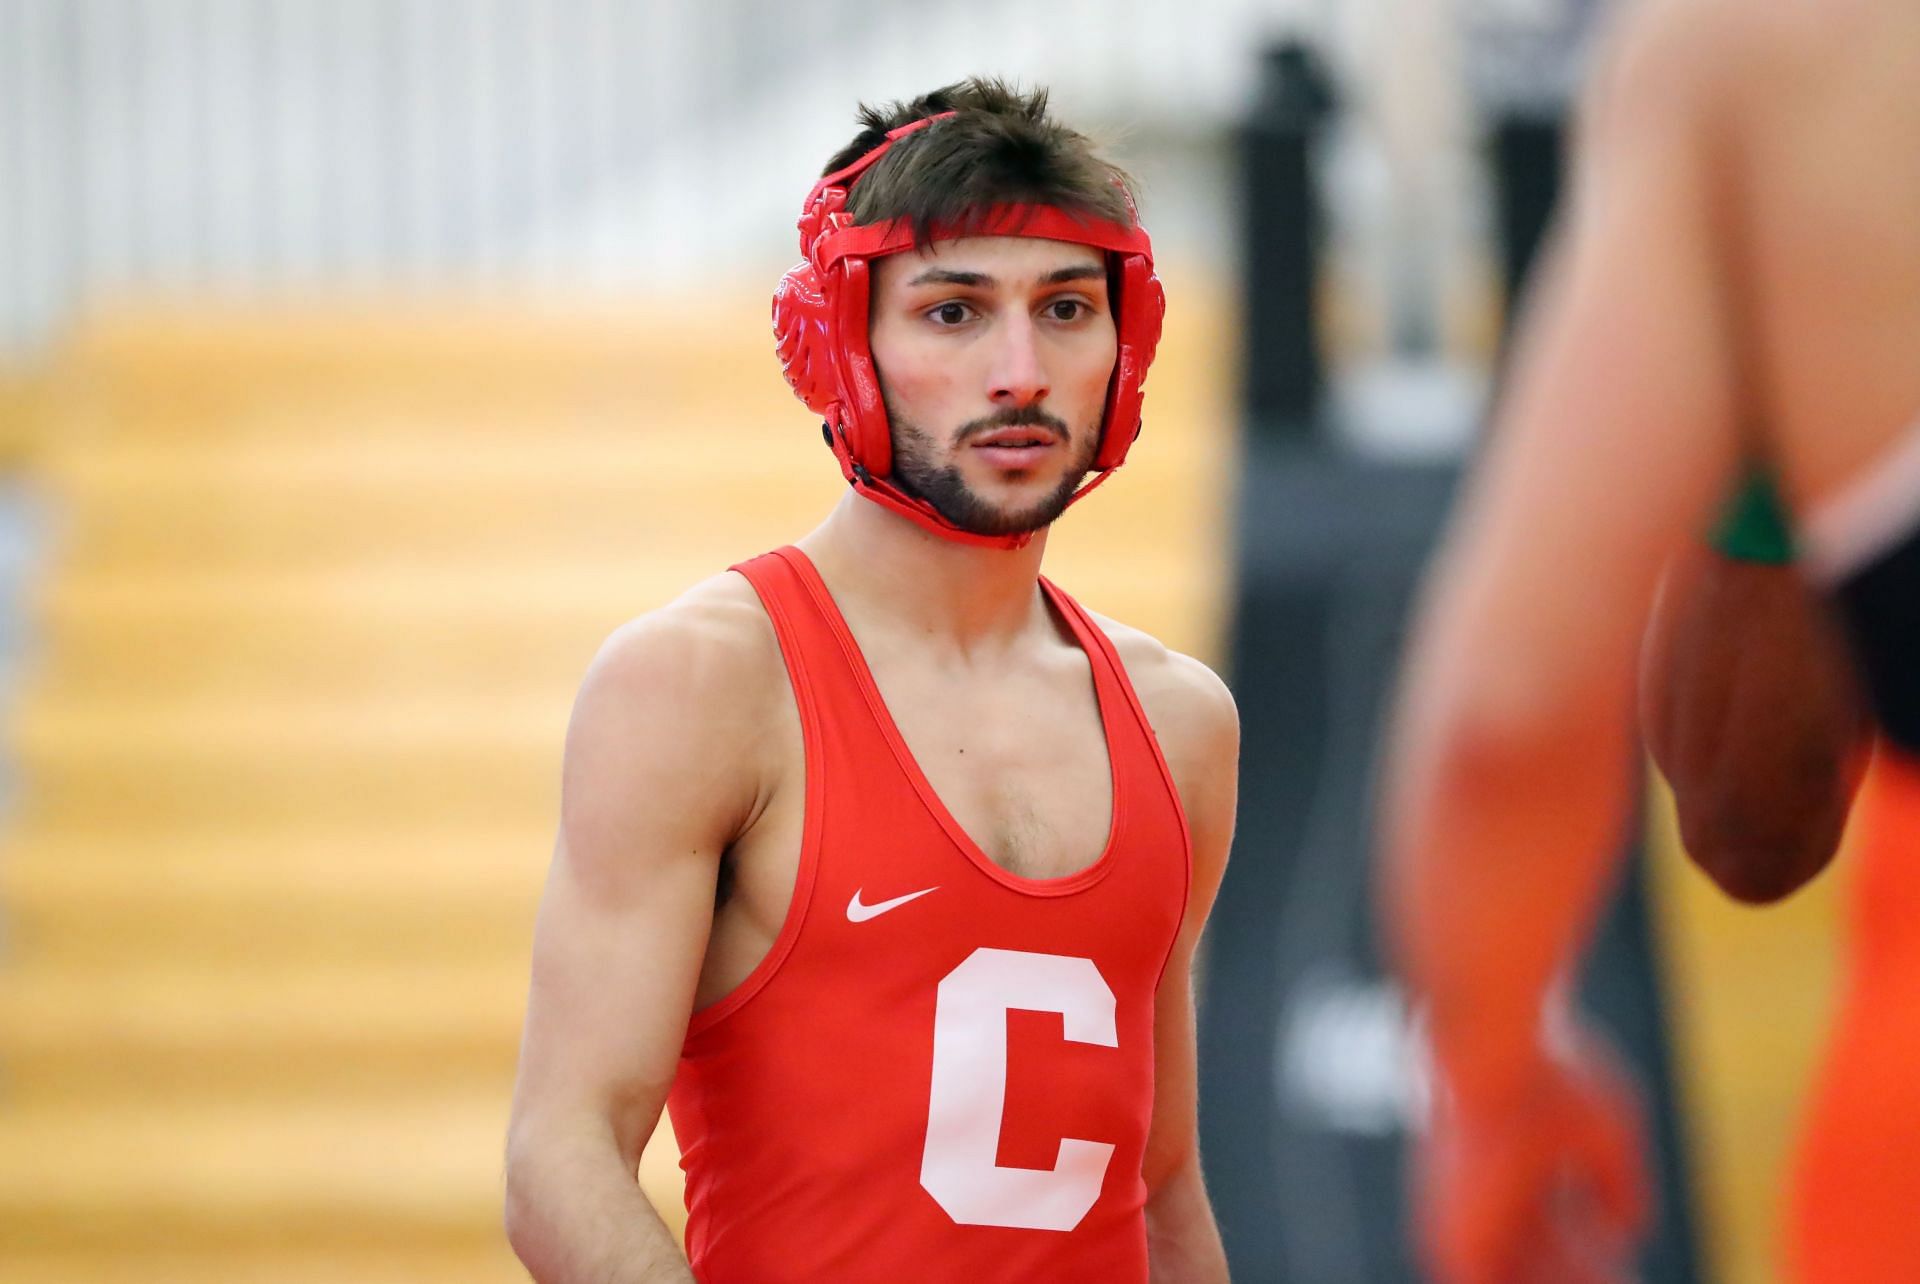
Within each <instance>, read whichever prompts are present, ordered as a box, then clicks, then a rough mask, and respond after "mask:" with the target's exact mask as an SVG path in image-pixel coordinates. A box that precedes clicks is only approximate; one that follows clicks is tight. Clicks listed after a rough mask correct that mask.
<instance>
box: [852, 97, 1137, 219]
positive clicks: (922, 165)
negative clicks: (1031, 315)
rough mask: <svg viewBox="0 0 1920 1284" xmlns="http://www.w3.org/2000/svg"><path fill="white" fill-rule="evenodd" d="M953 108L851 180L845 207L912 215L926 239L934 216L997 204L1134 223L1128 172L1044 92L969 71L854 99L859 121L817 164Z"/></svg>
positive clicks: (860, 150)
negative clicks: (905, 95)
mask: <svg viewBox="0 0 1920 1284" xmlns="http://www.w3.org/2000/svg"><path fill="white" fill-rule="evenodd" d="M942 112H953V113H955V114H954V115H953V116H951V117H950V118H948V119H946V120H940V121H935V122H934V123H933V124H931V125H929V126H927V127H926V128H925V129H923V130H920V131H918V132H916V133H913V134H910V135H908V136H907V137H906V138H904V139H902V140H901V141H900V142H899V144H897V145H896V146H895V147H894V148H893V150H892V151H890V152H888V153H887V154H886V155H885V156H883V157H881V158H880V160H879V161H878V162H877V163H875V164H874V166H873V167H872V168H871V169H868V170H867V171H866V172H865V173H863V174H861V175H860V177H859V178H858V179H856V180H855V182H854V185H853V191H852V192H851V193H850V195H849V196H848V199H847V208H848V210H849V211H850V212H851V213H852V214H853V218H854V221H855V222H856V223H886V222H899V221H906V222H909V223H910V224H911V225H912V227H913V235H914V240H915V242H916V243H917V244H919V245H921V246H924V245H926V244H927V243H928V242H930V241H931V240H932V239H933V230H934V228H935V226H936V225H938V226H940V227H946V228H957V229H960V230H962V231H964V230H966V229H968V228H971V227H977V226H979V220H980V219H981V217H982V216H983V215H984V214H985V213H986V212H987V211H988V210H989V209H991V208H992V207H993V206H995V205H1008V204H1025V205H1052V206H1055V207H1057V208H1059V209H1062V210H1065V211H1067V212H1068V213H1071V214H1078V215H1082V216H1085V217H1089V218H1096V219H1104V220H1107V221H1109V222H1113V223H1120V224H1124V225H1126V226H1129V227H1131V226H1132V225H1133V224H1134V222H1135V217H1134V212H1133V180H1132V179H1130V178H1129V177H1128V176H1127V175H1126V173H1125V172H1124V171H1122V170H1121V169H1119V168H1118V167H1116V166H1114V165H1111V164H1108V163H1107V162H1106V161H1104V160H1102V159H1100V158H1099V157H1098V156H1096V155H1095V154H1094V151H1093V143H1092V142H1091V140H1089V139H1088V138H1087V136H1086V135H1084V134H1082V133H1080V132H1079V131H1077V130H1074V129H1070V128H1068V127H1067V126H1065V125H1063V124H1061V123H1060V122H1059V121H1057V120H1054V119H1053V118H1052V117H1051V116H1049V115H1048V114H1047V91H1046V90H1045V89H1035V90H1034V91H1033V92H1032V93H1024V94H1023V93H1021V92H1020V91H1019V90H1018V89H1016V88H1014V87H1013V86H1012V85H1010V84H1008V83H1007V82H1006V81H1003V80H999V79H994V78H982V77H977V76H976V77H973V78H971V79H968V80H962V81H959V82H957V83H955V84H951V85H943V86H941V87H940V88H939V89H936V90H934V91H933V92H932V93H928V94H922V95H921V96H920V97H918V98H915V99H912V100H909V101H902V102H895V103H885V104H882V105H880V106H877V107H876V106H869V105H867V104H865V103H862V104H861V106H860V123H861V126H862V128H861V130H860V132H859V134H857V135H855V136H854V139H853V141H852V142H850V143H848V144H847V145H846V146H845V147H843V148H842V149H841V150H840V151H839V152H838V153H837V154H836V155H835V156H834V158H833V159H832V160H831V161H829V162H827V167H826V169H825V170H823V171H822V173H824V174H831V173H833V172H834V171H835V170H838V169H844V168H845V167H846V166H848V165H851V164H852V163H853V162H855V161H857V160H859V159H860V158H861V157H862V156H865V155H866V154H867V153H868V152H870V151H872V150H873V149H874V148H876V147H878V146H879V145H880V144H881V143H882V142H883V141H885V139H886V136H887V133H888V132H889V131H891V130H894V129H898V128H899V127H900V126H902V125H905V124H908V123H910V122H912V121H916V120H921V119H924V118H926V117H928V116H937V115H940V114H941V113H942Z"/></svg>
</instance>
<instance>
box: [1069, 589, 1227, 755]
mask: <svg viewBox="0 0 1920 1284" xmlns="http://www.w3.org/2000/svg"><path fill="white" fill-rule="evenodd" d="M1090 614H1091V613H1090ZM1093 619H1094V622H1095V623H1096V624H1097V625H1099V627H1100V631H1101V632H1103V633H1105V634H1106V635H1107V637H1108V638H1109V639H1110V640H1111V641H1112V642H1113V647H1114V650H1115V651H1117V652H1119V654H1120V663H1121V664H1122V665H1124V666H1125V667H1126V670H1127V678H1128V680H1129V681H1130V682H1131V683H1132V684H1133V689H1134V692H1135V693H1136V694H1137V695H1138V696H1139V697H1140V705H1141V707H1142V708H1143V709H1145V710H1146V714H1147V721H1148V722H1150V723H1152V724H1153V730H1154V734H1155V735H1156V736H1158V737H1159V739H1160V744H1161V750H1162V752H1164V753H1165V754H1166V755H1167V759H1168V764H1169V765H1170V766H1173V767H1174V768H1175V771H1176V774H1178V771H1179V767H1180V763H1181V761H1185V762H1186V763H1188V764H1191V765H1195V766H1198V765H1200V764H1201V763H1208V762H1217V761H1218V760H1219V759H1220V758H1221V757H1222V756H1227V757H1233V756H1235V755H1237V754H1238V751H1239V743H1240V713H1239V710H1238V708H1237V707H1236V706H1235V705H1234V702H1233V693H1232V692H1231V691H1229V690H1228V689H1227V684H1226V683H1225V682H1223V681H1221V679H1220V675H1219V674H1217V673H1215V672H1214V671H1213V670H1212V669H1211V668H1209V667H1208V666H1207V665H1206V664H1204V663H1202V662H1201V661H1199V660H1196V659H1194V658H1193V657H1192V656H1190V655H1183V654H1181V653H1180V652H1178V651H1175V650H1173V649H1172V648H1170V647H1168V646H1167V645H1166V644H1165V643H1163V642H1161V641H1160V640H1159V639H1158V638H1155V637H1154V636H1153V635H1152V634H1149V633H1145V632H1142V631H1141V630H1139V629H1136V628H1134V627H1132V626H1131V625H1126V624H1121V623H1120V622H1119V621H1117V620H1110V619H1108V618H1106V617H1105V616H1103V615H1094V616H1093Z"/></svg>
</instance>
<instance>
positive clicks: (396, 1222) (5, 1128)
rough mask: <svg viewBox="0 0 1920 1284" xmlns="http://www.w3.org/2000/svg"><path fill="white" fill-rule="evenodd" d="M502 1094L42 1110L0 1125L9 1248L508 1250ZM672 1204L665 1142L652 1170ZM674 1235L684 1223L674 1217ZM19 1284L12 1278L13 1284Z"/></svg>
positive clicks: (3, 1224) (0, 1236)
mask: <svg viewBox="0 0 1920 1284" xmlns="http://www.w3.org/2000/svg"><path fill="white" fill-rule="evenodd" d="M508 1095H509V1094H508V1089H507V1085H505V1084H500V1085H478V1084H473V1085H468V1084H461V1085H456V1086H454V1087H452V1088H448V1087H436V1086H432V1085H429V1086H426V1087H424V1088H417V1089H413V1090H411V1091H404V1090H395V1089H388V1090H386V1091H382V1092H378V1093H367V1094H351V1095H347V1094H335V1095H331V1096H323V1097H302V1096H283V1097H278V1098H275V1097H259V1098H253V1097H243V1098H239V1099H219V1098H209V1099H205V1100H197V1101H185V1102H179V1101H176V1102H169V1103H166V1109H165V1110H164V1112H161V1111H156V1110H154V1109H153V1108H152V1107H151V1106H150V1105H143V1104H142V1103H140V1102H122V1103H110V1104H104V1105H103V1104H99V1103H91V1102H84V1101H75V1102H71V1103H61V1104H43V1105H40V1106H37V1107H34V1108H32V1109H27V1110H15V1111H9V1112H7V1113H5V1114H0V1244H5V1245H6V1249H5V1252H6V1253H7V1254H8V1255H9V1256H11V1255H13V1254H16V1253H17V1254H21V1255H23V1256H26V1255H29V1254H34V1253H38V1254H41V1255H45V1256H54V1255H56V1254H58V1253H61V1252H69V1253H70V1252H74V1251H86V1250H91V1251H94V1252H98V1251H100V1250H101V1249H103V1248H107V1247H110V1246H116V1245H124V1246H126V1247H135V1246H140V1247H147V1248H156V1249H162V1250H165V1249H172V1250H175V1251H183V1250H185V1251H194V1250H204V1249H205V1248H207V1247H211V1246H214V1245H222V1246H240V1247H246V1248H251V1249H252V1250H254V1251H255V1252H264V1251H268V1250H278V1251H281V1252H287V1253H288V1255H289V1256H290V1257H292V1258H293V1259H294V1260H295V1261H298V1260H299V1258H300V1256H301V1255H302V1250H304V1251H306V1252H311V1251H313V1250H314V1249H320V1248H324V1247H325V1246H328V1245H332V1246H334V1247H335V1248H336V1249H337V1248H340V1247H346V1248H349V1249H351V1248H354V1247H361V1246H364V1247H368V1248H372V1247H386V1246H393V1247H395V1248H405V1249H407V1250H408V1251H416V1250H417V1249H418V1248H419V1247H421V1246H427V1245H435V1244H442V1243H445V1244H451V1245H453V1246H455V1247H457V1248H460V1249H462V1250H464V1251H471V1250H472V1249H473V1248H474V1247H476V1246H477V1245H480V1244H483V1243H486V1242H488V1241H492V1242H495V1243H498V1242H500V1239H501V1236H502V1232H501V1230H500V1215H501V1214H500V1209H501V1200H502V1152H503V1149H504V1138H505V1133H506V1125H507V1107H508ZM642 1171H643V1174H644V1177H643V1182H644V1185H645V1187H646V1188H647V1190H648V1193H649V1195H650V1196H651V1197H652V1198H654V1199H655V1200H656V1202H657V1203H658V1204H659V1205H661V1206H662V1207H665V1208H667V1209H669V1210H672V1209H674V1207H675V1204H676V1202H677V1181H676V1177H677V1173H676V1171H675V1169H674V1166H673V1151H672V1143H671V1140H670V1138H669V1137H668V1136H666V1135H665V1134H664V1132H663V1134H662V1135H661V1136H658V1137H656V1138H655V1141H654V1143H653V1144H652V1145H651V1146H650V1147H649V1150H648V1153H647V1155H646V1157H645V1159H644V1160H643V1164H642ZM675 1220H676V1221H679V1220H681V1219H680V1218H679V1217H678V1216H676V1217H675ZM12 1278H13V1277H12V1275H11V1273H9V1280H11V1279H12Z"/></svg>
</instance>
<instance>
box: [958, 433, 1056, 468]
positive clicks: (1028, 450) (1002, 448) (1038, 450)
mask: <svg viewBox="0 0 1920 1284" xmlns="http://www.w3.org/2000/svg"><path fill="white" fill-rule="evenodd" d="M1059 444H1060V439H1059V437H1058V435H1057V434H1055V433H1053V432H1051V431H1050V430H1048V429H1046V428H1035V427H1027V426H1022V427H1014V428H997V429H995V430H994V431H992V432H990V433H985V434H983V435H982V436H980V437H979V438H977V439H976V440H975V441H974V442H973V444H972V447H971V448H972V449H973V450H974V451H976V452H977V453H979V454H980V455H982V456H983V457H985V459H986V461H987V462H988V463H990V464H992V465H994V466H995V467H997V468H1007V469H1019V468H1031V467H1033V466H1034V464H1036V463H1038V462H1039V461H1040V459H1041V458H1042V457H1043V456H1044V455H1045V454H1046V452H1047V451H1049V450H1052V449H1053V448H1054V447H1055V446H1057V445H1059Z"/></svg>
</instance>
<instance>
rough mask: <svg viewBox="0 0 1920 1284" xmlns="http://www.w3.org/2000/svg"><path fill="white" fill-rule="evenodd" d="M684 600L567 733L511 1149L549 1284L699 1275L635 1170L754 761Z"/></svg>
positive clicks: (617, 648) (511, 1168)
mask: <svg viewBox="0 0 1920 1284" xmlns="http://www.w3.org/2000/svg"><path fill="white" fill-rule="evenodd" d="M676 610H684V608H677V607H676V608H668V610H667V611H665V612H660V613H658V614H656V615H655V616H652V617H648V618H647V619H644V620H642V621H639V622H636V624H634V625H630V626H628V628H626V629H624V630H622V631H621V632H620V633H618V634H616V635H615V636H614V638H613V639H612V640H611V641H609V643H608V645H607V646H606V647H605V648H604V649H603V650H602V652H601V654H600V656H599V657H598V658H597V659H596V660H595V662H594V665H593V667H592V669H591V670H590V671H589V673H588V675H587V678H586V681H585V683H584V684H583V686H582V688H581V692H580V696H579V699H578V701H577V703H576V705H575V708H574V714H573V721H572V724H571V726H570V727H569V729H568V733H567V750H566V761H565V767H564V774H563V782H562V797H561V823H560V834H559V839H558V843H557V846H556V851H555V854H554V860H553V867H552V870H551V873H550V875H549V878H548V882H547V888H546V893H545V897H544V899H543V901H542V904H541V907H540V914H539V920H538V923H537V926H536V928H535V933H534V948H533V983H532V989H531V993H530V995H529V998H528V1004H527V1022H526V1032H525V1037H524V1040H523V1043H522V1047H521V1058H520V1074H519V1080H518V1083H517V1084H516V1087H515V1092H514V1102H513V1118H512V1123H511V1125H510V1129H509V1136H508V1147H507V1152H508V1153H507V1205H506V1221H507V1234H508V1238H509V1240H510V1241H511V1243H512V1245H513V1248H514V1251H515V1252H516V1253H517V1254H518V1255H519V1257H520V1259H521V1261H522V1262H523V1263H525V1265H526V1266H527V1268H528V1270H529V1271H530V1272H531V1273H532V1275H533V1277H534V1278H535V1279H536V1280H538V1281H541V1284H561V1282H570V1281H579V1282H581V1284H587V1282H591V1284H628V1282H631V1284H641V1282H643V1281H644V1282H648V1284H665V1282H667V1281H691V1280H692V1279H693V1275H692V1273H691V1272H690V1271H689V1270H688V1268H687V1264H686V1261H685V1259H684V1258H683V1257H682V1256H681V1254H680V1251H679V1249H678V1248H677V1247H676V1246H675V1244H674V1241H673V1236H672V1235H671V1234H670V1233H669V1231H668V1230H667V1227H666V1225H665V1223H663V1222H662V1221H661V1220H660V1217H659V1215H658V1214H657V1213H656V1212H655V1211H654V1209H653V1207H652V1205H651V1204H650V1203H649V1202H648V1201H647V1199H646V1197H645V1195H644V1194H643V1193H642V1192H641V1190H640V1187H639V1184H638V1181H637V1177H636V1171H637V1168H638V1165H639V1159H640V1151H641V1148H642V1147H643V1146H644V1145H645V1144H646V1140H647V1138H648V1136H649V1135H650V1134H651V1133H652V1131H653V1128H654V1126H655V1124H656V1122H657V1121H658V1119H659V1115H660V1109H661V1106H662V1104H663V1103H664V1102H665V1100H666V1095H667V1090H668V1088H669V1087H670V1085H671V1084H672V1082H673V1077H674V1073H675V1069H676V1067H677V1064H678V1060H679V1053H680V1046H681V1043H682V1041H683V1040H684V1037H685V1034H686V1027H687V1020H688V1016H689V1014H690V1012H691V1009H692V1004H693V998H694V993H695V986H696V983H697V982H698V980H699V976H700V969H701V965H702V961H703V958H704V955H705V951H706V944H707V935H708V931H709V929H710V927H711V925H712V918H713V906H714V889H715V883H716V878H717V871H718V869H719V862H720V858H721V854H722V853H723V851H724V850H725V849H726V846H727V844H728V843H729V842H730V841H731V839H732V837H733V835H734V834H736V833H737V832H738V831H739V829H740V828H741V826H742V823H743V820H742V817H743V816H744V815H745V814H746V813H747V812H748V811H750V809H751V802H752V796H751V789H752V770H751V768H752V761H753V760H752V759H751V757H750V756H747V755H744V754H742V753H741V752H740V747H739V746H738V745H737V744H736V743H734V741H735V740H737V738H738V733H737V731H735V730H734V727H735V726H736V723H737V721H738V720H736V719H730V718H716V717H714V716H713V714H714V712H715V710H716V709H720V708H723V707H725V706H724V702H725V701H727V700H728V699H729V698H731V699H734V700H737V699H738V698H739V697H738V695H737V692H738V690H739V689H740V682H741V679H740V676H739V675H737V674H731V673H729V672H728V670H729V668H737V667H738V666H737V665H731V666H730V665H729V664H728V662H727V651H728V649H727V648H726V646H725V645H724V642H722V644H721V645H715V640H714V639H713V638H712V637H711V632H712V631H711V630H710V629H709V630H707V631H706V634H705V640H704V641H703V634H702V631H701V630H700V628H698V627H697V622H690V621H689V620H687V619H686V618H684V617H675V616H674V615H673V612H675V611H676ZM730 689H731V690H732V691H733V692H734V693H735V694H733V695H732V696H731V697H729V695H728V694H727V693H728V692H729V690H730ZM743 781H744V786H745V787H744V789H743Z"/></svg>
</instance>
